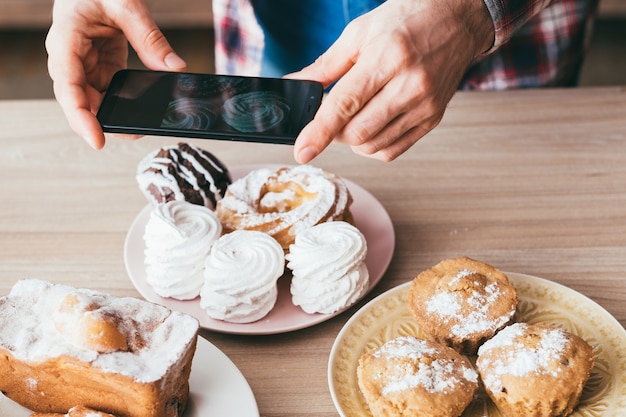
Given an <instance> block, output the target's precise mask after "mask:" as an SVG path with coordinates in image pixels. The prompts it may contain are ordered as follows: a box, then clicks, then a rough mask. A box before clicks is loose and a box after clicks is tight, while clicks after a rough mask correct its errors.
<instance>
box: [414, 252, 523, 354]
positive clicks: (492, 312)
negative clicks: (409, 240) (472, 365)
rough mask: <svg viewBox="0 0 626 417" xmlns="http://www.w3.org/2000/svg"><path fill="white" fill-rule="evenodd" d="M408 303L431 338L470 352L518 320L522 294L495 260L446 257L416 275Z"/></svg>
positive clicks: (417, 320)
mask: <svg viewBox="0 0 626 417" xmlns="http://www.w3.org/2000/svg"><path fill="white" fill-rule="evenodd" d="M408 306H409V310H410V311H411V314H412V315H413V318H414V319H415V321H416V322H417V323H418V324H419V326H420V327H421V329H422V330H423V331H424V333H425V334H427V335H428V337H429V338H431V339H432V340H435V341H438V342H441V343H444V344H446V345H448V346H450V347H452V348H453V349H455V350H457V351H459V352H461V353H464V354H470V355H471V354H475V353H476V350H477V349H478V346H480V345H481V344H482V343H484V342H485V341H486V340H487V339H489V338H491V337H492V336H493V335H494V334H495V333H496V332H497V331H498V330H500V329H502V328H503V327H504V326H506V325H507V324H510V323H511V322H512V321H513V319H514V317H515V309H516V308H517V293H516V291H515V287H513V285H511V283H510V282H509V280H508V278H507V276H506V275H505V274H504V273H503V272H501V271H499V270H498V269H496V268H494V267H493V266H491V265H487V264H485V263H483V262H479V261H475V260H473V259H470V258H456V259H447V260H444V261H442V262H440V263H438V264H437V265H435V266H433V267H432V268H430V269H427V270H425V271H423V272H422V273H420V274H419V275H418V276H417V277H416V278H415V279H414V280H413V283H412V284H411V287H410V289H409V293H408Z"/></svg>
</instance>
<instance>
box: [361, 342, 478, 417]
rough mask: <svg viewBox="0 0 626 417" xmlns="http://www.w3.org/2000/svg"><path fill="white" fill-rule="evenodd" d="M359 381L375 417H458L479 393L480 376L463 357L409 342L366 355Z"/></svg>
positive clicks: (430, 344) (442, 348) (444, 348)
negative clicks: (475, 394)
mask: <svg viewBox="0 0 626 417" xmlns="http://www.w3.org/2000/svg"><path fill="white" fill-rule="evenodd" d="M357 378H358V384H359V388H360V389H361V392H362V394H363V396H364V398H365V401H366V402H367V404H368V406H369V409H370V411H371V413H372V415H374V417H383V416H384V417H394V416H403V417H413V416H414V417H422V416H429V417H457V416H460V415H461V414H462V413H463V410H464V409H465V408H466V407H467V406H468V405H469V403H470V402H471V401H472V398H473V397H474V393H475V392H476V390H477V389H478V374H477V373H476V371H475V370H474V369H473V368H472V365H471V364H470V362H469V361H468V360H467V359H466V358H465V357H463V356H461V355H460V354H459V353H458V352H456V351H455V350H453V349H451V348H449V347H447V346H444V345H442V344H439V343H436V342H433V341H429V340H424V339H417V338H415V337H410V336H407V337H398V338H396V339H392V340H390V341H388V342H387V343H385V344H384V345H382V346H381V347H379V348H376V349H372V350H370V351H369V352H367V353H365V354H364V355H363V356H362V357H361V359H360V360H359V366H358V368H357Z"/></svg>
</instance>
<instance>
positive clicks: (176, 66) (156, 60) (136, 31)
mask: <svg viewBox="0 0 626 417" xmlns="http://www.w3.org/2000/svg"><path fill="white" fill-rule="evenodd" d="M103 6H104V7H105V10H111V11H110V15H111V16H112V18H113V21H114V22H115V23H116V24H117V26H119V28H120V29H121V30H122V32H124V34H125V35H126V38H127V39H128V42H129V43H130V44H131V45H132V47H133V49H134V50H135V52H137V55H138V56H139V59H141V62H143V63H144V64H145V65H146V67H148V68H150V69H153V70H165V71H183V70H184V69H185V68H186V67H187V64H186V63H185V61H184V60H183V59H182V58H181V57H180V56H178V55H177V54H176V52H175V51H174V49H173V48H172V47H171V46H170V44H169V42H168V41H167V39H166V38H165V36H164V35H163V33H162V32H161V31H160V30H159V28H158V27H157V25H156V23H155V22H154V19H153V18H152V15H151V14H150V11H149V10H148V6H147V5H146V3H145V2H144V1H143V0H141V1H137V0H135V1H130V2H119V3H118V2H114V3H113V4H112V5H111V6H109V5H108V2H106V1H105V2H104V3H103ZM109 7H110V9H109Z"/></svg>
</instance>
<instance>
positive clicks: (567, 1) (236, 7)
mask: <svg viewBox="0 0 626 417" xmlns="http://www.w3.org/2000/svg"><path fill="white" fill-rule="evenodd" d="M344 1H345V0H344ZM484 2H485V5H486V7H487V10H488V11H489V14H490V15H491V18H492V20H493V25H494V29H495V42H494V45H493V47H492V48H491V50H489V51H487V52H486V53H485V54H483V55H482V56H480V57H478V58H477V59H476V61H475V62H474V63H473V65H472V66H470V68H469V69H468V71H467V73H466V74H465V77H464V79H463V80H462V82H461V85H460V87H459V88H460V89H465V90H493V89H500V90H502V89H507V88H525V87H541V86H570V85H575V83H576V81H577V77H578V72H579V70H580V66H581V64H582V58H583V53H584V50H585V49H586V46H587V43H588V40H589V37H590V34H591V26H592V24H593V17H594V16H595V11H596V9H597V4H598V0H484ZM213 15H214V19H215V28H216V30H215V35H216V48H215V63H216V70H217V72H218V73H224V74H242V75H258V74H259V73H260V70H261V60H262V56H263V45H264V41H263V30H262V29H261V28H260V26H259V25H258V23H257V21H256V18H255V14H254V10H253V9H252V6H251V4H250V2H249V1H248V0H213Z"/></svg>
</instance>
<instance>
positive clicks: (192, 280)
mask: <svg viewBox="0 0 626 417" xmlns="http://www.w3.org/2000/svg"><path fill="white" fill-rule="evenodd" d="M221 233H222V225H221V224H220V221H219V219H218V218H217V215H216V214H215V212H214V211H212V210H210V209H208V208H207V207H205V206H200V205H197V204H191V203H188V202H186V201H177V200H173V201H168V202H167V203H161V204H158V205H156V206H154V207H152V211H151V213H150V218H149V219H148V222H147V223H146V227H145V230H144V235H143V239H144V243H145V250H144V263H145V265H146V282H147V283H148V284H149V285H150V286H151V287H152V289H153V290H154V292H155V293H156V294H158V295H159V296H161V297H171V298H175V299H178V300H190V299H193V298H196V297H197V296H198V295H199V294H200V289H201V288H202V285H203V284H204V262H205V260H206V258H207V256H208V255H209V251H210V250H211V246H212V245H213V243H215V241H216V240H217V239H218V238H219V237H220V235H221Z"/></svg>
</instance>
